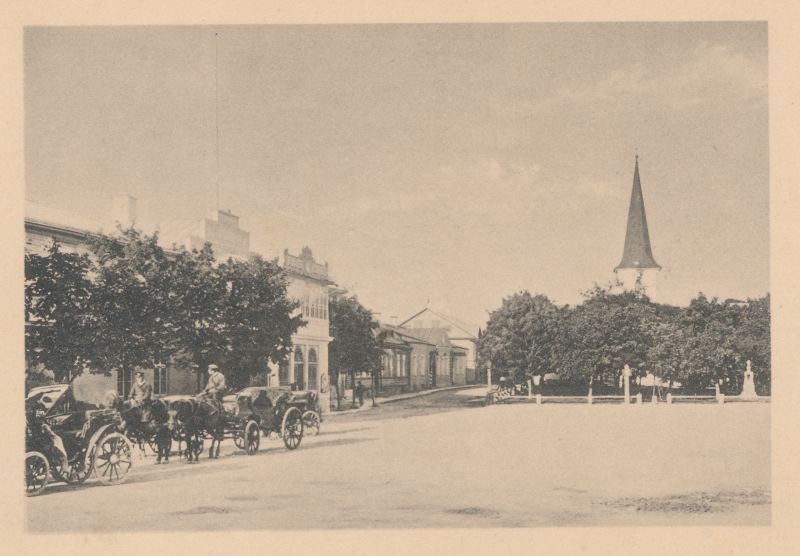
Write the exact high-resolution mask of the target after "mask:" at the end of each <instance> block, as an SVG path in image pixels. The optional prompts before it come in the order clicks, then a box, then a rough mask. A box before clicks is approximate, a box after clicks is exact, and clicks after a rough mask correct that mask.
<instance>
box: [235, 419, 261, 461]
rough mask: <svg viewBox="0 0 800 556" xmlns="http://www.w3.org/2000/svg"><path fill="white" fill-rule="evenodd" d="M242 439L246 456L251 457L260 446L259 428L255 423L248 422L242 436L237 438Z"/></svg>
mask: <svg viewBox="0 0 800 556" xmlns="http://www.w3.org/2000/svg"><path fill="white" fill-rule="evenodd" d="M238 438H241V439H242V442H243V443H245V444H246V446H247V455H248V456H253V455H255V453H256V452H258V446H259V445H260V444H261V427H259V426H258V423H256V422H255V421H248V422H247V425H246V426H245V427H244V436H243V437H237V439H238Z"/></svg>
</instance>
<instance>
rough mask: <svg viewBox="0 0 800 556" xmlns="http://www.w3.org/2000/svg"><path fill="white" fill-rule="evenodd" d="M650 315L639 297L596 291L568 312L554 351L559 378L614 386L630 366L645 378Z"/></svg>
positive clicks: (644, 299) (648, 306) (649, 308)
mask: <svg viewBox="0 0 800 556" xmlns="http://www.w3.org/2000/svg"><path fill="white" fill-rule="evenodd" d="M654 318H655V310H654V307H653V304H652V303H651V302H650V300H649V299H648V298H647V297H646V296H644V295H642V294H641V293H640V292H633V291H627V292H623V293H611V291H610V290H608V289H604V288H601V287H595V288H594V289H592V290H591V291H589V292H587V294H586V296H585V299H584V302H583V303H582V304H581V305H578V306H577V307H575V308H574V309H572V310H571V311H569V312H568V314H567V315H566V318H565V320H564V327H563V333H562V334H560V335H559V337H558V340H557V344H556V346H555V355H554V358H555V361H556V370H557V372H558V374H559V375H560V376H561V377H563V378H566V379H567V380H569V381H571V382H574V383H584V384H587V383H588V384H590V385H591V384H593V383H594V382H595V381H596V380H597V381H600V382H607V381H610V380H613V381H616V380H617V379H618V378H619V376H620V373H621V371H622V368H623V367H624V366H625V365H629V366H630V367H631V368H632V369H633V370H634V372H635V374H644V367H645V366H646V361H647V351H648V349H649V348H650V346H651V345H652V335H651V333H652V326H653V320H654Z"/></svg>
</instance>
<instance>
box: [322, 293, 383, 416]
mask: <svg viewBox="0 0 800 556" xmlns="http://www.w3.org/2000/svg"><path fill="white" fill-rule="evenodd" d="M329 309H330V327H331V336H333V341H331V343H330V346H329V347H328V372H329V373H330V377H331V384H336V385H338V384H339V377H340V376H342V375H345V374H347V373H357V372H368V373H372V374H373V376H374V375H375V373H376V372H377V371H378V370H379V369H380V364H381V355H382V354H383V350H382V349H381V345H380V341H379V339H378V338H377V337H376V335H375V334H374V329H375V326H376V323H375V322H374V321H373V320H372V313H371V312H370V311H369V310H368V309H367V308H365V307H364V306H363V305H361V303H359V301H358V299H356V297H354V296H346V295H343V294H333V295H331V298H330V303H329ZM338 396H340V392H339V391H338V386H337V402H338Z"/></svg>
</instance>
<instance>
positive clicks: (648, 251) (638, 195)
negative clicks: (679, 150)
mask: <svg viewBox="0 0 800 556" xmlns="http://www.w3.org/2000/svg"><path fill="white" fill-rule="evenodd" d="M621 268H658V269H661V266H659V264H658V263H657V262H656V261H655V259H654V258H653V250H652V248H651V246H650V232H649V230H648V228H647V214H646V213H645V210H644V197H643V196H642V183H641V180H640V179H639V155H638V154H637V155H636V166H635V169H634V171H633V190H632V191H631V202H630V205H629V207H628V228H627V230H626V232H625V249H624V250H623V252H622V260H621V261H620V263H619V264H618V265H617V266H616V268H615V269H614V272H616V271H617V270H619V269H621Z"/></svg>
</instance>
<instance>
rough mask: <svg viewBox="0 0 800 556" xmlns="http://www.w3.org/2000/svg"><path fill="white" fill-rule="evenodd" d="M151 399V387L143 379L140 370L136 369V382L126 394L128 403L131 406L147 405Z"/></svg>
mask: <svg viewBox="0 0 800 556" xmlns="http://www.w3.org/2000/svg"><path fill="white" fill-rule="evenodd" d="M152 401H153V387H152V386H151V385H150V384H149V383H148V382H147V381H146V380H145V379H144V373H143V372H142V371H136V382H134V384H133V386H132V387H131V392H130V394H128V403H129V404H130V406H131V407H139V406H143V405H149V404H150V402H152Z"/></svg>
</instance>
